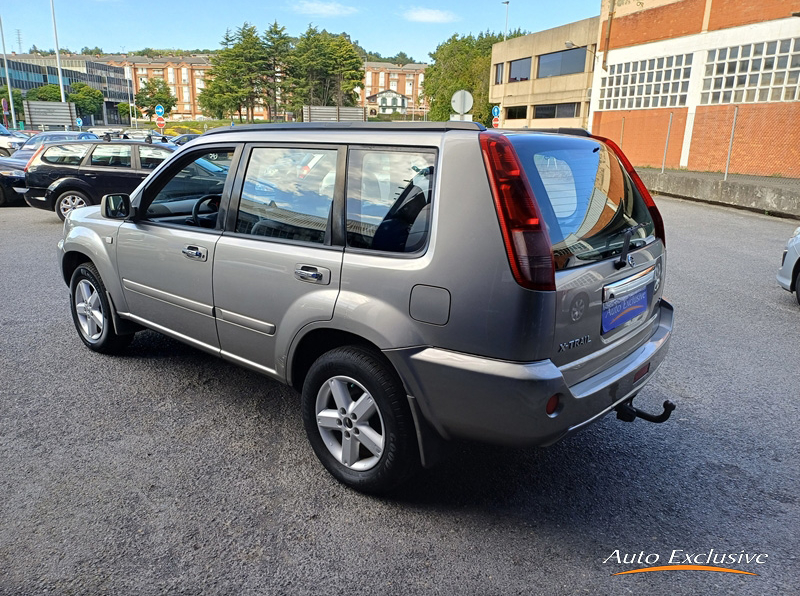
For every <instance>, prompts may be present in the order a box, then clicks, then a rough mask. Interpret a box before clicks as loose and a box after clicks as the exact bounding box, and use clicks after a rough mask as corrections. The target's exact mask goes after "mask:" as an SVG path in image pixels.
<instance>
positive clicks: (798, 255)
mask: <svg viewBox="0 0 800 596" xmlns="http://www.w3.org/2000/svg"><path fill="white" fill-rule="evenodd" d="M778 284H779V285H780V286H781V287H782V288H783V289H784V290H786V291H788V292H794V293H795V295H796V296H797V302H798V303H800V228H797V229H796V230H795V231H794V233H793V234H792V237H791V238H789V242H787V243H786V250H784V251H783V259H782V260H781V268H780V270H779V271H778Z"/></svg>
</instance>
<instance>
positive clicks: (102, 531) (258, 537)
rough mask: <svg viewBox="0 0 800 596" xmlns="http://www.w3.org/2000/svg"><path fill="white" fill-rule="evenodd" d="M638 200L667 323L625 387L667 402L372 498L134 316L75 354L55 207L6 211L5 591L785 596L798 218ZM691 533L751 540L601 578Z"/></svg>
mask: <svg viewBox="0 0 800 596" xmlns="http://www.w3.org/2000/svg"><path fill="white" fill-rule="evenodd" d="M658 204H659V206H660V208H661V210H662V213H663V216H664V219H665V222H666V226H667V248H668V263H667V277H666V286H665V295H666V297H667V298H668V299H669V300H671V301H672V302H673V304H674V306H675V309H676V327H675V332H674V337H673V340H672V345H671V348H670V353H669V355H668V357H667V359H666V361H665V362H664V364H663V366H662V367H661V368H660V370H659V371H658V373H657V374H656V376H655V377H654V379H653V381H652V383H651V384H650V385H648V387H647V388H646V389H645V390H644V391H643V392H642V393H641V395H640V397H639V398H637V405H639V406H640V407H645V408H649V409H650V410H653V411H657V410H659V409H660V404H661V403H662V402H663V401H664V400H665V399H670V400H672V401H673V402H675V404H677V410H676V411H675V413H674V414H673V417H672V419H670V420H669V421H668V422H667V423H665V424H662V425H655V424H649V423H646V422H644V421H641V420H637V421H636V422H634V423H624V422H621V421H618V420H616V419H615V418H614V417H613V416H610V417H606V418H605V419H603V420H601V421H600V422H598V423H597V424H595V425H593V426H591V427H589V428H588V429H586V430H585V431H584V432H582V433H580V434H578V435H576V436H574V437H571V438H569V439H567V440H565V441H562V442H561V443H559V444H557V445H555V446H553V447H550V448H547V449H522V450H519V449H506V448H498V447H490V446H484V445H475V444H464V445H458V446H457V447H456V448H455V449H454V453H453V455H452V456H451V457H450V458H449V459H448V460H447V461H445V462H443V463H442V464H441V465H440V466H439V467H437V468H435V469H433V470H427V471H424V472H423V473H422V474H421V475H420V476H418V477H417V478H416V479H415V480H414V481H413V483H412V484H410V485H409V486H408V487H407V488H405V489H404V490H403V491H401V492H400V493H398V494H397V495H395V496H393V497H392V498H381V499H378V498H374V497H368V496H363V495H360V494H358V493H355V492H353V491H351V490H348V489H346V488H344V487H343V486H341V485H339V484H338V483H336V482H335V481H334V480H333V479H332V478H331V477H330V476H329V475H328V474H327V473H326V472H325V471H324V469H323V468H322V466H321V465H320V464H319V463H318V462H317V460H316V458H315V457H314V455H313V453H312V451H311V448H310V447H309V445H308V444H307V441H306V438H305V434H304V431H303V426H302V423H301V420H300V408H299V400H298V396H297V395H296V394H295V393H294V392H293V391H292V390H290V389H288V388H286V387H283V386H281V385H279V384H278V383H275V382H273V381H271V380H269V379H266V378H264V377H262V376H259V375H258V374H256V373H253V372H249V371H246V370H243V369H240V368H237V367H235V366H234V365H232V364H229V363H226V362H223V361H221V360H217V359H215V358H213V357H211V356H209V355H206V354H204V353H202V352H199V351H196V350H194V349H192V348H190V347H187V346H184V345H182V344H180V343H178V342H176V341H174V340H171V339H168V338H166V337H163V336H161V335H158V334H156V333H153V332H143V333H140V334H139V335H137V338H136V339H135V341H134V343H133V344H132V345H131V346H130V348H129V350H128V351H127V352H126V354H125V355H123V356H116V357H110V356H102V355H98V354H95V353H93V352H91V351H89V350H88V349H86V348H84V347H83V345H82V344H81V342H80V340H79V339H78V336H77V334H76V331H75V329H74V327H73V324H72V321H71V318H70V315H69V309H68V290H67V287H66V285H65V284H64V282H63V280H62V279H61V278H60V274H59V272H58V270H57V266H56V262H55V244H56V242H57V240H58V238H59V236H60V233H61V225H60V222H59V221H58V219H57V218H56V216H55V215H54V214H52V213H46V212H43V211H39V210H35V209H30V208H27V207H5V208H0V262H2V265H1V266H0V267H1V273H2V274H0V594H3V595H17V594H20V595H32V594H45V593H47V594H87V595H95V594H114V595H125V594H147V595H152V594H237V595H251V594H252V595H262V594H340V593H345V592H347V593H355V594H403V595H408V594H422V593H430V594H444V595H449V594H458V595H471V594H476V595H478V594H479V595H491V594H526V595H527V594H603V595H606V594H648V595H659V594H665V595H667V594H668V595H676V594H702V595H706V594H737V595H738V594H758V595H764V594H781V595H786V594H797V593H798V590H799V589H798V585H799V584H800V581H799V580H800V573H799V572H798V569H800V565H799V563H800V562H799V561H798V559H797V557H798V552H800V507H798V501H799V498H798V494H800V464H799V463H798V457H797V456H798V453H800V444H798V443H799V441H798V430H797V429H798V426H800V412H799V409H800V400H798V395H800V373H799V372H798V359H797V353H798V349H800V337H799V335H800V334H799V333H798V330H800V307H799V306H798V304H797V302H796V300H795V298H794V296H792V295H790V294H789V293H787V292H785V291H784V290H782V289H781V288H779V287H778V286H777V284H776V282H775V273H776V270H777V267H778V264H779V261H780V255H781V251H782V249H783V246H784V243H785V241H786V239H787V238H788V237H789V235H790V233H791V231H792V230H793V229H794V228H795V227H796V226H797V225H798V222H792V221H787V220H780V219H773V218H769V217H766V216H761V215H756V214H752V213H747V212H742V211H734V210H731V209H727V208H723V207H715V206H709V205H701V204H694V203H689V202H684V201H679V200H674V199H659V200H658ZM709 549H714V552H715V553H723V554H724V553H733V554H735V555H737V556H739V555H744V554H748V555H754V554H761V555H767V557H763V556H762V557H761V559H759V562H757V561H755V560H753V559H751V560H750V562H749V563H748V562H747V561H746V560H745V559H742V560H741V562H739V563H736V564H729V565H723V566H725V567H731V568H736V569H740V570H744V571H749V572H751V573H756V574H757V575H743V574H732V573H722V572H713V571H696V570H688V571H677V570H670V571H655V572H649V573H640V574H633V575H616V576H615V575H612V574H613V573H617V572H620V571H627V570H632V569H636V568H641V567H645V566H647V565H645V563H644V559H642V562H641V563H633V564H631V563H624V562H618V559H619V560H620V561H622V560H623V559H624V558H625V557H630V556H632V555H637V556H639V554H640V553H642V555H641V556H640V557H646V556H650V557H651V558H650V559H649V561H648V562H652V561H653V560H654V559H653V558H652V555H654V554H658V555H659V560H658V563H657V564H664V563H667V562H670V561H669V559H670V557H671V556H672V555H673V553H672V551H674V550H680V551H684V552H682V553H679V554H678V555H676V556H677V557H678V558H679V559H682V558H683V557H684V556H685V555H686V554H689V555H690V556H691V555H697V554H699V553H708V551H709ZM700 559H702V557H700V558H695V559H694V560H693V561H692V562H696V561H699V560H700ZM671 562H684V561H683V560H680V561H676V560H674V559H673V561H671Z"/></svg>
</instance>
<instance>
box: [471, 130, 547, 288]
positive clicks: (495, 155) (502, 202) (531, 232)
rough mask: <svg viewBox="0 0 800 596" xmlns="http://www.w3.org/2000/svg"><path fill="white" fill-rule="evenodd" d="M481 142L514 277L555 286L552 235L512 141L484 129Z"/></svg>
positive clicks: (528, 285) (540, 285)
mask: <svg viewBox="0 0 800 596" xmlns="http://www.w3.org/2000/svg"><path fill="white" fill-rule="evenodd" d="M480 143H481V150H482V151H483V161H484V164H485V165H486V173H487V174H488V176H489V184H490V186H491V189H492V196H493V198H494V203H495V207H496V209H497V218H498V220H499V221H500V229H501V230H502V232H503V242H504V243H505V247H506V254H507V255H508V262H509V265H511V272H512V274H513V275H514V279H515V280H516V282H517V283H518V284H519V285H521V286H522V287H524V288H528V289H529V290H542V291H553V290H555V289H556V280H555V263H554V260H553V248H552V245H551V244H550V236H549V235H548V233H547V228H546V227H545V223H544V220H543V219H542V214H541V212H540V211H539V206H538V205H537V204H536V199H535V198H534V196H533V191H531V187H530V184H529V183H528V178H527V176H525V170H524V169H523V168H522V164H520V162H519V158H518V157H517V153H516V151H514V147H513V146H512V145H511V141H509V140H508V138H506V137H505V136H504V135H501V134H496V133H490V132H482V133H481V134H480Z"/></svg>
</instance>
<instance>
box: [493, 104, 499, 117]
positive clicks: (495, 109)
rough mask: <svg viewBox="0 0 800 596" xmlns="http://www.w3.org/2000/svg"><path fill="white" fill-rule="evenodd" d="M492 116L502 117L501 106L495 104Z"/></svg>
mask: <svg viewBox="0 0 800 596" xmlns="http://www.w3.org/2000/svg"><path fill="white" fill-rule="evenodd" d="M492 116H494V117H495V118H499V117H500V106H493V107H492Z"/></svg>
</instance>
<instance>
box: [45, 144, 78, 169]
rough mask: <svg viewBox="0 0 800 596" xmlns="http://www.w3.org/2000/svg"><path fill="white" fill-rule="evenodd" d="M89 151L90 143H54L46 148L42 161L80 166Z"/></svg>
mask: <svg viewBox="0 0 800 596" xmlns="http://www.w3.org/2000/svg"><path fill="white" fill-rule="evenodd" d="M88 151H89V145H82V144H76V145H53V146H52V147H48V148H47V149H45V150H44V153H43V154H42V161H43V162H45V163H49V164H54V165H55V164H57V165H62V166H79V165H81V161H83V158H84V156H85V155H86V153H87V152H88Z"/></svg>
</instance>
